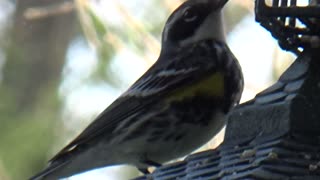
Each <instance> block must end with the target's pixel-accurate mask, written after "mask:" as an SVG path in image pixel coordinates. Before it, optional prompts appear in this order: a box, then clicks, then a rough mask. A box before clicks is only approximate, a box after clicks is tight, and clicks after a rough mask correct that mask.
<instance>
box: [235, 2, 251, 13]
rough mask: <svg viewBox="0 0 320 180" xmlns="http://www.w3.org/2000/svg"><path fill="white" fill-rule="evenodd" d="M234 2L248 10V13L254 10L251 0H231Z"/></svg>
mask: <svg viewBox="0 0 320 180" xmlns="http://www.w3.org/2000/svg"><path fill="white" fill-rule="evenodd" d="M232 2H233V3H234V4H237V5H239V6H241V7H243V8H245V9H246V10H248V11H249V12H250V13H252V14H253V10H254V1H253V0H234V1H232Z"/></svg>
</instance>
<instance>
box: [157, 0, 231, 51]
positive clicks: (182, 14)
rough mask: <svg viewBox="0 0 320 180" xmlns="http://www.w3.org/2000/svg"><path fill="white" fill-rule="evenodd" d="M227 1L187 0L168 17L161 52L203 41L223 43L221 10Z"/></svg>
mask: <svg viewBox="0 0 320 180" xmlns="http://www.w3.org/2000/svg"><path fill="white" fill-rule="evenodd" d="M227 1H228V0H188V1H186V2H184V3H183V4H182V5H181V6H180V7H178V8H177V9H176V10H175V11H174V12H173V13H172V14H171V15H170V17H169V19H168V20H167V22H166V25H165V27H164V30H163V33H162V50H165V51H170V49H171V50H172V49H180V48H182V47H185V46H188V45H190V44H194V43H197V42H198V41H201V40H205V39H216V40H219V41H224V40H225V36H224V28H223V26H224V25H223V22H222V12H221V9H222V8H223V6H224V5H225V3H226V2H227Z"/></svg>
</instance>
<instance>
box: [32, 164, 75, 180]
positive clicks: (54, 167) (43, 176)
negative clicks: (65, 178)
mask: <svg viewBox="0 0 320 180" xmlns="http://www.w3.org/2000/svg"><path fill="white" fill-rule="evenodd" d="M68 162H69V161H64V162H54V163H51V164H49V166H48V167H47V168H45V169H44V170H42V171H41V172H39V173H38V174H36V175H34V176H33V177H31V178H29V180H53V179H58V178H59V177H55V176H54V175H53V173H54V172H56V171H58V169H60V168H63V167H64V166H65V165H66V164H68Z"/></svg>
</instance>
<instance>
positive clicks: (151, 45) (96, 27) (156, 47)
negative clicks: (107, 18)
mask: <svg viewBox="0 0 320 180" xmlns="http://www.w3.org/2000/svg"><path fill="white" fill-rule="evenodd" d="M75 2H76V6H77V9H78V12H79V16H80V22H81V23H82V27H83V30H84V33H85V35H86V36H87V38H88V40H89V41H90V42H91V43H93V44H94V45H95V46H96V48H97V49H98V51H99V49H101V48H102V46H104V45H105V43H108V44H109V45H110V46H112V48H114V51H115V52H119V51H120V50H122V49H123V48H124V47H125V46H127V43H128V42H127V38H123V37H124V36H127V35H128V34H129V33H128V32H131V33H133V34H135V35H134V36H130V37H129V38H130V39H131V40H132V41H134V42H137V41H142V42H143V47H144V48H145V49H144V51H147V52H150V53H145V54H158V53H159V51H160V44H159V42H158V41H157V40H156V39H155V38H154V37H153V36H152V35H150V33H149V32H148V31H147V30H146V28H145V27H144V25H143V23H141V22H140V21H139V20H137V19H136V18H134V16H133V15H132V14H130V11H129V10H128V9H126V7H124V6H123V5H122V4H121V3H120V2H118V1H110V3H112V4H113V5H114V7H115V10H116V11H117V12H118V13H119V14H121V17H122V18H123V19H124V21H123V23H124V26H123V27H124V28H121V30H117V27H112V26H111V25H109V24H107V23H105V22H103V20H102V19H100V17H98V15H96V14H95V12H94V10H93V9H92V8H91V6H90V2H89V1H86V0H76V1H75ZM124 29H125V30H124ZM122 32H124V33H128V34H126V35H121V33H122ZM138 50H141V49H138ZM145 60H146V61H147V63H148V64H150V65H151V64H152V63H153V62H154V57H148V56H147V57H145Z"/></svg>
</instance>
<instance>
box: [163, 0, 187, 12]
mask: <svg viewBox="0 0 320 180" xmlns="http://www.w3.org/2000/svg"><path fill="white" fill-rule="evenodd" d="M182 3H183V0H165V1H164V4H165V5H166V7H167V8H168V9H169V10H170V11H171V12H172V11H174V10H175V9H176V8H177V7H178V6H179V5H180V4H182Z"/></svg>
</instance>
